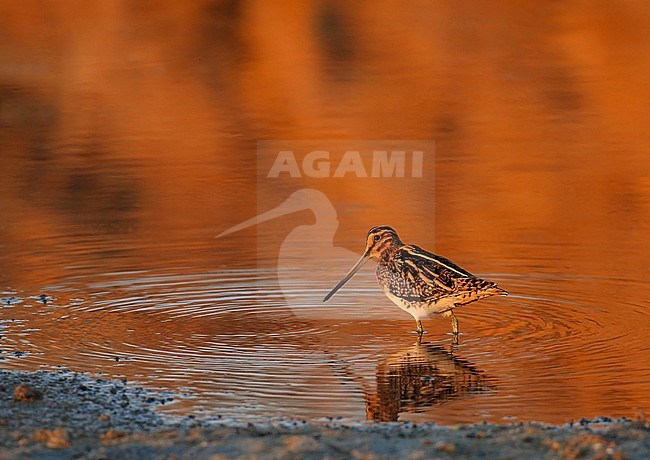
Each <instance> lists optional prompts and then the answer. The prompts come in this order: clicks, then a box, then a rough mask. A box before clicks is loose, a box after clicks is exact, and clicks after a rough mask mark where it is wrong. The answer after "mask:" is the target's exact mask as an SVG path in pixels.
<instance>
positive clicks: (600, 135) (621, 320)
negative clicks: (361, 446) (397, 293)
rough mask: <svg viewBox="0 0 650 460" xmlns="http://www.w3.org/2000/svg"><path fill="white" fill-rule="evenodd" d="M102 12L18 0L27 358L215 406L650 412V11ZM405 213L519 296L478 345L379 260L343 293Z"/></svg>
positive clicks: (17, 224)
mask: <svg viewBox="0 0 650 460" xmlns="http://www.w3.org/2000/svg"><path fill="white" fill-rule="evenodd" d="M102 5H104V6H100V5H94V6H92V5H80V6H79V8H78V9H77V10H75V11H74V12H72V11H70V10H68V9H67V8H66V7H64V6H63V5H60V6H59V5H57V4H51V5H49V6H48V7H47V8H44V9H43V8H42V7H41V6H39V7H38V8H36V7H33V6H29V5H28V4H18V3H6V4H5V5H4V6H2V7H0V9H1V10H2V15H0V17H1V18H2V19H0V30H2V31H3V32H2V34H3V37H2V40H1V41H0V174H1V175H2V176H1V177H0V179H1V180H0V298H1V300H0V301H1V302H2V304H1V305H0V365H2V367H3V368H5V369H27V370H35V369H52V368H56V367H58V366H62V367H65V368H70V369H73V370H78V371H88V372H93V373H101V374H104V375H107V376H118V377H127V378H128V379H129V380H133V381H137V382H139V383H141V384H143V385H146V386H150V387H165V388H169V389H174V390H178V391H179V392H181V393H184V394H185V395H186V396H185V397H183V398H181V399H180V400H179V401H178V402H176V403H173V404H171V405H168V406H167V407H165V408H163V410H165V411H170V412H173V413H181V414H188V413H195V414H198V415H206V416H211V415H222V416H228V417H230V416H232V417H238V418H248V417H250V418H253V417H265V416H296V417H301V418H307V419H313V418H319V417H326V416H331V417H344V418H346V419H354V420H366V419H368V420H398V419H399V420H413V421H435V422H439V423H444V424H451V423H457V422H476V421H483V420H487V421H492V422H498V423H503V422H509V421H523V420H539V421H548V422H565V421H569V420H575V419H579V418H580V417H590V416H596V415H609V416H628V417H634V416H636V415H637V414H638V413H640V412H642V411H646V412H647V411H649V410H650V341H648V335H649V333H650V300H649V299H650V295H649V294H650V289H649V288H648V282H649V281H650V280H649V275H648V266H649V264H648V262H649V261H650V260H649V259H650V257H649V256H650V219H649V217H650V156H649V155H648V145H650V131H648V129H647V126H649V122H650V104H648V102H649V101H650V77H649V75H650V60H648V59H647V56H648V55H649V53H650V34H649V33H648V30H650V27H649V26H650V9H649V8H648V6H647V5H646V3H644V2H626V3H621V4H617V5H616V6H608V5H605V4H600V5H597V6H596V5H592V6H591V7H590V8H588V9H585V8H584V7H583V6H581V5H580V4H578V3H575V4H571V3H569V4H561V5H560V4H556V5H554V6H552V7H551V9H546V8H547V7H546V6H541V5H540V6H529V7H527V8H528V9H526V8H524V7H516V6H510V7H506V6H504V5H500V6H496V5H487V4H486V5H484V6H482V7H481V6H478V4H473V5H474V6H473V7H471V8H470V7H463V6H461V5H456V4H453V3H444V2H440V3H438V4H436V5H435V6H431V5H429V4H427V5H426V6H425V5H419V6H418V3H417V2H415V3H408V4H407V5H404V4H403V3H394V4H393V3H391V2H379V3H375V2H373V3H372V4H367V5H365V6H363V5H362V4H359V5H358V6H355V7H352V6H349V5H348V4H347V3H346V2H336V1H335V2H314V3H313V4H310V5H309V6H297V5H294V4H293V3H292V2H287V3H286V4H285V3H284V2H279V3H274V4H273V5H271V4H268V3H266V2H261V3H239V2H215V3H212V2H205V3H202V2H196V3H194V4H193V5H192V6H178V7H174V8H171V7H162V6H157V7H154V6H152V5H148V4H147V5H148V6H144V5H145V4H143V5H140V6H137V7H136V6H133V5H132V4H130V3H125V4H119V3H117V4H111V5H113V6H111V7H108V6H107V4H102ZM17 24H20V27H19V26H18V25H17ZM278 24H282V27H280V28H279V27H278ZM263 139H266V140H273V139H300V140H303V141H308V140H309V139H318V140H322V139H324V140H325V141H324V142H325V143H326V144H327V142H328V141H332V140H346V141H350V142H351V143H352V144H354V140H356V139H361V140H366V141H367V140H373V139H393V140H399V139H406V140H409V139H410V140H412V139H423V140H431V141H434V142H435V155H430V156H427V157H426V158H425V161H424V164H423V168H424V174H423V178H422V179H421V180H415V179H413V180H409V179H408V178H407V179H403V180H402V181H401V182H400V181H399V180H397V179H395V180H394V181H391V179H390V178H388V179H384V180H381V179H367V180H365V181H364V180H363V179H359V178H357V177H350V176H348V177H345V178H339V179H335V178H328V179H324V180H321V181H318V180H311V181H309V180H307V181H296V182H295V183H294V182H290V181H284V182H281V183H275V182H272V181H268V180H266V176H265V175H264V174H262V175H260V171H259V165H260V163H259V158H258V156H257V151H256V148H257V147H256V143H257V141H259V140H263ZM310 142H312V143H313V144H314V146H315V148H316V147H318V144H319V142H317V141H310ZM320 142H323V141H320ZM363 145H367V144H363ZM434 178H435V180H434ZM307 189H308V190H309V191H308V192H304V190H307ZM296 190H303V192H300V193H302V194H305V193H306V194H308V195H309V197H308V198H306V199H305V200H303V201H300V199H298V201H296V198H295V196H294V198H291V199H290V200H289V201H288V203H289V204H290V205H291V206H290V207H291V211H292V212H290V213H288V214H286V215H282V216H280V215H278V216H276V217H275V218H274V219H272V220H268V221H265V222H260V223H259V225H256V226H252V227H249V228H246V229H241V230H240V231H236V232H233V233H230V234H228V235H224V236H222V237H220V238H217V239H215V235H218V234H220V233H221V232H223V231H225V230H227V229H229V228H231V227H233V226H235V225H237V224H239V223H241V222H244V221H246V220H247V219H250V218H252V217H254V216H256V215H258V214H259V213H262V212H267V211H270V210H271V209H273V208H274V207H276V206H284V205H283V203H285V205H286V203H287V200H288V199H289V198H290V197H291V196H293V195H292V194H293V193H294V192H295V191H296ZM305 196H306V195H305ZM323 197H324V199H323ZM291 200H293V201H291ZM330 206H331V208H330ZM285 207H286V206H285ZM287 209H288V208H287ZM332 210H334V211H332ZM287 212H288V211H287ZM332 212H334V213H335V214H331V213H332ZM337 220H338V226H337V224H336V222H337ZM377 224H390V225H393V226H394V227H396V228H397V230H398V231H399V233H400V235H401V236H402V238H403V239H404V240H405V241H406V242H409V243H416V244H419V245H420V246H423V247H424V248H427V249H429V250H432V251H435V252H437V253H440V254H443V255H445V256H446V257H449V258H451V259H452V260H454V261H456V262H457V263H459V264H460V265H462V266H464V267H465V268H467V269H469V270H470V271H472V272H474V273H476V274H477V275H479V276H482V277H485V278H487V279H490V280H493V281H497V282H498V283H499V285H500V286H502V287H504V288H506V289H507V290H508V291H510V293H511V295H510V296H509V297H503V298H493V299H488V300H484V301H481V302H479V303H475V304H471V305H469V306H466V307H463V308H462V309H459V310H458V311H457V314H458V317H459V320H460V325H461V331H462V332H463V334H462V336H461V339H460V343H459V344H458V345H457V346H454V345H453V344H452V341H451V337H450V336H449V335H448V332H449V330H450V324H449V320H448V319H445V318H432V319H429V320H426V321H425V329H426V330H427V334H425V336H424V339H423V341H422V343H418V342H417V336H416V335H415V334H414V333H413V332H412V330H413V329H414V322H413V320H412V319H411V318H410V317H409V316H408V315H407V314H406V313H404V312H402V311H401V310H399V309H398V308H397V307H395V306H394V305H392V304H391V303H390V301H389V300H387V299H386V298H385V297H384V296H383V295H382V294H381V293H380V292H379V289H378V288H377V286H376V282H375V280H374V276H373V272H372V269H373V268H374V267H371V265H372V263H369V264H368V268H367V269H365V270H364V271H363V272H361V273H360V274H359V275H358V276H357V277H356V278H354V279H353V281H352V282H351V283H350V284H349V285H347V286H346V287H345V288H344V289H343V290H341V291H340V292H339V293H338V294H337V295H336V296H335V297H334V298H333V299H332V300H330V301H329V302H328V303H325V304H323V303H322V297H323V295H324V294H325V293H326V292H327V291H328V290H329V289H330V288H331V287H332V286H333V284H334V283H336V281H337V280H338V279H340V277H341V276H342V275H343V274H345V272H346V271H347V270H348V269H349V268H350V267H351V264H352V263H353V262H354V259H355V257H356V256H357V255H359V254H360V253H361V251H362V250H363V245H364V238H365V234H366V232H367V230H368V228H370V227H371V226H373V225H377Z"/></svg>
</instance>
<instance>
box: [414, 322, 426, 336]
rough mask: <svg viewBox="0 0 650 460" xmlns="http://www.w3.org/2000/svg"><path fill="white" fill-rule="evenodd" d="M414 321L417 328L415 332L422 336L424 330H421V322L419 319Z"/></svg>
mask: <svg viewBox="0 0 650 460" xmlns="http://www.w3.org/2000/svg"><path fill="white" fill-rule="evenodd" d="M415 321H416V322H417V324H418V328H417V329H416V330H417V331H418V334H420V335H422V333H423V332H424V329H422V321H420V320H419V319H416V320H415Z"/></svg>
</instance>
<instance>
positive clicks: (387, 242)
mask: <svg viewBox="0 0 650 460" xmlns="http://www.w3.org/2000/svg"><path fill="white" fill-rule="evenodd" d="M400 246H402V242H401V241H400V239H399V236H397V232H396V231H395V230H393V228H392V227H389V226H388V225H379V226H377V227H372V228H371V229H370V231H369V232H368V236H367V237H366V250H365V251H364V252H363V255H362V256H361V259H359V261H358V262H357V263H356V264H355V266H354V267H352V268H351V269H350V271H349V272H348V274H347V275H345V276H344V277H343V279H342V280H341V281H339V283H338V284H337V285H336V286H334V289H332V290H331V291H330V292H329V294H327V295H326V296H325V298H324V299H323V302H326V301H327V300H328V299H329V298H330V297H332V296H333V295H334V294H335V293H336V291H338V290H339V289H341V288H342V287H343V285H344V284H345V283H347V282H348V280H349V279H350V278H352V276H354V274H355V273H356V272H358V271H359V270H360V269H361V267H363V264H365V263H366V262H367V261H368V259H375V260H382V259H383V258H384V257H389V256H390V255H391V254H393V252H394V251H396V250H397V249H399V248H400Z"/></svg>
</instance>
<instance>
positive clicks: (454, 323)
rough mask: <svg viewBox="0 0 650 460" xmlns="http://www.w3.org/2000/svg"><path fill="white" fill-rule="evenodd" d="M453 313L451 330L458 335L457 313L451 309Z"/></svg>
mask: <svg viewBox="0 0 650 460" xmlns="http://www.w3.org/2000/svg"><path fill="white" fill-rule="evenodd" d="M450 313H451V315H450V316H451V331H452V332H453V333H454V335H456V336H457V335H458V318H456V315H454V312H453V311H450Z"/></svg>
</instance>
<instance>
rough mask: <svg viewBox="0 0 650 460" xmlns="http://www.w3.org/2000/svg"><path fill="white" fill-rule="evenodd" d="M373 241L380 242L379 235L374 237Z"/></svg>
mask: <svg viewBox="0 0 650 460" xmlns="http://www.w3.org/2000/svg"><path fill="white" fill-rule="evenodd" d="M373 239H374V240H375V243H376V242H377V241H379V240H381V235H375V237H374V238H373Z"/></svg>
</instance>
